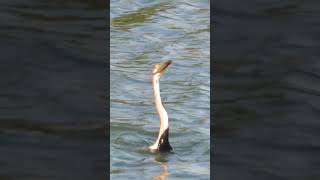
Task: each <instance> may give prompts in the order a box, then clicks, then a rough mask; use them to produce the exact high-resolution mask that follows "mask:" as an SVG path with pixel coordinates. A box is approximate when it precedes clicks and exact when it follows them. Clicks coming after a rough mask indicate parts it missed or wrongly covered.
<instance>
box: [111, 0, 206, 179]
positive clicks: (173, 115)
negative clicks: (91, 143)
mask: <svg viewBox="0 0 320 180" xmlns="http://www.w3.org/2000/svg"><path fill="white" fill-rule="evenodd" d="M209 21H210V17H209V2H208V1H173V2H171V1H161V3H159V1H144V0H139V1H134V2H133V1H112V2H111V39H110V41H111V42H110V48H111V49H110V51H111V67H110V68H111V71H110V74H111V77H110V79H111V82H110V84H111V88H110V99H111V101H110V102H111V104H110V108H111V109H110V111H111V137H110V146H111V153H110V159H111V162H110V169H111V179H152V178H155V179H209V175H210V166H209V161H210V143H209V139H210V115H209V114H210V112H209V107H210V106H209V102H210V98H209V97H210V88H209V86H210V80H209V78H210V61H209V39H210V36H209V32H210V25H209ZM165 60H172V61H173V64H172V65H171V66H170V67H169V69H168V70H167V72H166V74H165V75H164V76H163V77H162V78H161V80H160V89H161V96H162V99H163V103H164V106H165V108H166V109H167V112H168V115H169V123H170V143H171V145H172V146H173V148H174V149H175V153H174V154H167V155H163V154H157V153H150V152H148V151H147V150H145V148H146V147H148V146H149V145H151V144H152V143H153V142H154V141H155V140H156V136H157V133H158V129H159V119H158V116H157V113H156V109H155V106H154V102H153V95H152V84H151V70H152V68H153V65H154V64H156V63H159V62H162V61H165Z"/></svg>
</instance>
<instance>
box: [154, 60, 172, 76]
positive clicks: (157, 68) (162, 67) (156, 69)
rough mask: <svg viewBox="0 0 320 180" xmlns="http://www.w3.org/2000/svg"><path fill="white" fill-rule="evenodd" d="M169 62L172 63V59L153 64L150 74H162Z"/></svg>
mask: <svg viewBox="0 0 320 180" xmlns="http://www.w3.org/2000/svg"><path fill="white" fill-rule="evenodd" d="M171 63H172V60H169V61H165V62H163V63H160V64H156V65H154V68H153V70H152V75H153V76H157V77H158V78H160V76H162V75H163V74H164V72H165V71H166V69H167V68H168V67H169V66H170V64H171Z"/></svg>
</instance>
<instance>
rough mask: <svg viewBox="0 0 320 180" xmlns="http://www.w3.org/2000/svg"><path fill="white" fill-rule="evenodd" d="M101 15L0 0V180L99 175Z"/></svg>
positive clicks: (78, 5)
mask: <svg viewBox="0 0 320 180" xmlns="http://www.w3.org/2000/svg"><path fill="white" fill-rule="evenodd" d="M106 13H107V11H106V3H105V2H104V1H86V0H76V1H74V0H66V1H63V2H62V1H55V0H54V1H36V0H19V1H1V2H0V19H1V24H0V38H1V41H0V49H1V65H0V73H1V75H0V79H1V84H2V85H3V86H2V87H1V92H0V102H1V103H0V104H1V105H0V111H1V113H0V114H1V115H0V154H1V158H0V179H5V180H6V179H8V180H10V179H33V180H38V179H40V180H43V179H77V180H79V179H104V178H105V177H106V171H107V170H106V161H107V156H106V154H107V153H106V149H107V141H106V138H107V137H106V105H105V104H106V103H105V101H106V92H107V88H106V87H105V86H106V75H107V73H106V67H107V62H106V50H105V49H106V40H107V39H106V27H107V25H106Z"/></svg>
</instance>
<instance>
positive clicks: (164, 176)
mask: <svg viewBox="0 0 320 180" xmlns="http://www.w3.org/2000/svg"><path fill="white" fill-rule="evenodd" d="M160 166H161V169H162V171H161V174H159V175H157V176H155V177H154V179H155V180H166V179H167V177H168V176H169V172H168V164H167V163H160Z"/></svg>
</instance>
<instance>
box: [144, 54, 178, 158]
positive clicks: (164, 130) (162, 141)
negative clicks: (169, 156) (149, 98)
mask: <svg viewBox="0 0 320 180" xmlns="http://www.w3.org/2000/svg"><path fill="white" fill-rule="evenodd" d="M171 63H172V61H171V60H170V61H166V62H164V63H162V64H156V65H155V67H154V69H153V72H152V85H153V95H154V101H155V104H156V108H157V111H158V114H159V117H160V129H159V134H158V137H157V140H156V142H155V143H154V144H153V145H151V146H149V149H150V150H151V151H159V152H172V151H173V149H172V147H171V145H170V143H169V121H168V113H167V111H166V110H165V109H164V106H163V104H162V101H161V97H160V84H159V81H160V77H161V75H162V74H163V73H164V72H165V70H166V69H167V68H168V66H169V65H170V64H171Z"/></svg>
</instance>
